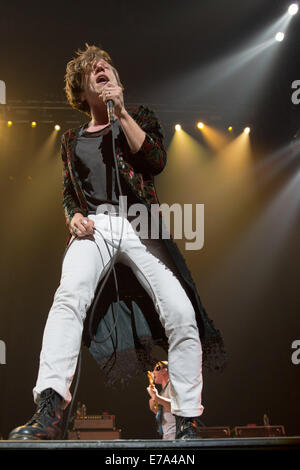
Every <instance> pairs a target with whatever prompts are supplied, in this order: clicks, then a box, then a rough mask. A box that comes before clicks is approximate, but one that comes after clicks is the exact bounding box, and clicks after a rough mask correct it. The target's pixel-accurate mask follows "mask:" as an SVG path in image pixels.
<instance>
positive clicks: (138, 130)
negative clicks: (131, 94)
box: [119, 106, 167, 175]
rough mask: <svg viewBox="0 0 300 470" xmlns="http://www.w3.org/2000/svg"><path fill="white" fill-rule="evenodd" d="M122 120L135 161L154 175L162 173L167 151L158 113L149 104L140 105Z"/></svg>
mask: <svg viewBox="0 0 300 470" xmlns="http://www.w3.org/2000/svg"><path fill="white" fill-rule="evenodd" d="M127 115H128V116H127ZM119 119H120V118H119ZM122 120H123V124H122V122H121V121H120V122H121V125H122V128H123V131H124V134H125V136H126V139H127V141H128V144H129V147H130V150H131V157H132V159H133V161H136V163H137V164H142V166H143V167H144V169H145V170H146V171H148V172H150V173H152V174H153V175H157V174H159V173H161V172H162V171H163V169H164V168H165V166H166V163H167V152H166V150H165V148H164V144H163V131H162V128H161V125H160V122H159V120H158V118H157V116H156V114H155V113H154V112H153V111H152V110H151V109H149V108H148V107H147V106H140V107H139V108H138V111H136V112H134V114H133V115H132V116H131V115H129V114H128V112H126V114H125V113H124V115H123V118H122Z"/></svg>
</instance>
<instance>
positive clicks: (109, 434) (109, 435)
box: [68, 429, 121, 441]
mask: <svg viewBox="0 0 300 470" xmlns="http://www.w3.org/2000/svg"><path fill="white" fill-rule="evenodd" d="M120 438H121V431H120V429H119V430H118V431H105V430H98V429H91V430H86V429H84V430H73V431H68V440H69V441H110V440H114V439H120Z"/></svg>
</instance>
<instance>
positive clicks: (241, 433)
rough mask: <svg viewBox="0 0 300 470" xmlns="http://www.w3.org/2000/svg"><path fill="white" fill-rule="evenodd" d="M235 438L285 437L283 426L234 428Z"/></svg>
mask: <svg viewBox="0 0 300 470" xmlns="http://www.w3.org/2000/svg"><path fill="white" fill-rule="evenodd" d="M233 433H234V435H235V436H236V437H280V436H285V430H284V426H281V425H280V426H275V425H272V426H236V427H235V428H234V430H233Z"/></svg>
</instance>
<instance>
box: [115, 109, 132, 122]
mask: <svg viewBox="0 0 300 470" xmlns="http://www.w3.org/2000/svg"><path fill="white" fill-rule="evenodd" d="M117 117H118V119H119V121H126V120H128V117H129V114H128V112H127V111H126V109H125V108H124V106H123V107H122V108H121V111H120V113H119V115H118V116H117Z"/></svg>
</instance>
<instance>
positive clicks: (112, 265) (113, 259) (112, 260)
mask: <svg viewBox="0 0 300 470" xmlns="http://www.w3.org/2000/svg"><path fill="white" fill-rule="evenodd" d="M110 101H111V100H110ZM110 109H111V108H110ZM109 120H110V124H111V132H112V150H113V157H114V164H115V170H116V178H117V184H118V189H119V198H120V195H121V196H123V193H122V188H121V183H120V177H119V168H118V164H117V157H116V147H115V138H116V131H115V128H114V122H115V121H114V119H113V116H112V113H109ZM120 212H121V217H122V228H121V235H120V241H119V245H118V247H117V249H116V252H115V253H114V252H113V255H111V252H110V249H109V247H108V244H107V241H106V240H105V237H104V236H103V234H102V233H101V230H98V229H95V230H96V231H97V232H98V233H99V234H100V235H101V236H102V238H103V241H104V242H105V245H106V248H107V250H108V253H109V256H110V267H109V269H108V271H107V273H106V274H105V277H104V278H103V283H102V286H101V288H100V290H99V292H98V293H97V296H96V297H94V301H93V302H94V305H93V308H92V311H91V313H90V318H89V324H88V333H89V337H90V340H91V341H92V340H93V341H94V342H95V343H104V342H105V341H107V339H108V338H109V337H111V335H112V333H113V331H114V330H115V329H116V326H117V321H118V314H119V308H120V297H119V288H118V281H117V276H116V271H115V263H116V260H117V257H118V255H119V252H120V246H121V242H122V239H123V230H124V217H125V214H124V217H123V215H122V214H123V211H122V208H121V211H120V205H119V214H118V215H120ZM108 215H109V221H110V228H111V234H113V232H112V223H111V214H110V211H109V210H108ZM75 240H76V237H75V238H74V239H73V240H72V241H71V242H70V243H69V244H68V246H67V248H66V249H65V252H64V254H63V258H62V263H63V261H64V259H65V256H66V254H67V251H68V250H69V248H70V246H71V245H72V243H73V242H74V241H75ZM95 243H96V242H95ZM96 246H97V248H98V251H99V254H100V256H101V259H102V253H101V251H100V249H99V246H98V245H97V243H96ZM112 248H113V250H114V246H113V237H112ZM106 266H107V265H106ZM112 271H113V275H114V281H115V287H116V294H117V303H118V310H117V315H116V316H115V312H114V305H113V303H112V311H113V313H112V315H113V320H114V323H113V325H112V328H111V330H110V331H109V333H108V335H107V336H106V337H105V338H104V339H102V340H101V341H98V340H96V338H95V337H94V335H93V332H92V323H93V319H94V314H95V307H96V305H97V302H98V300H99V298H100V295H101V293H102V291H103V289H104V286H105V284H106V282H107V281H108V278H109V276H110V273H111V272H112ZM100 281H101V278H100V279H99V281H98V284H97V286H98V285H99V283H100ZM96 289H97V287H96ZM116 341H117V335H116ZM81 349H82V348H81ZM81 349H80V352H79V356H78V364H77V374H76V375H77V377H76V382H75V386H74V392H73V394H72V400H71V403H70V405H69V411H68V415H67V419H66V423H65V426H64V432H63V439H65V436H66V433H67V429H68V426H69V421H70V418H71V412H72V409H73V404H74V400H75V396H76V393H77V389H78V385H79V379H80V374H81V363H82V351H81ZM106 365H107V364H106ZM105 367H106V366H105Z"/></svg>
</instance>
